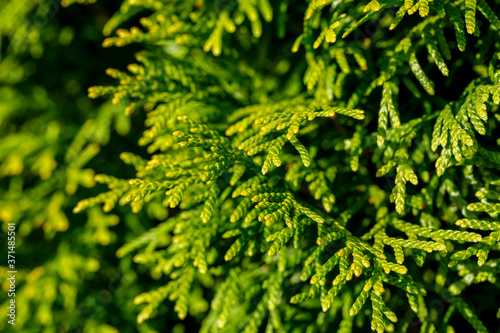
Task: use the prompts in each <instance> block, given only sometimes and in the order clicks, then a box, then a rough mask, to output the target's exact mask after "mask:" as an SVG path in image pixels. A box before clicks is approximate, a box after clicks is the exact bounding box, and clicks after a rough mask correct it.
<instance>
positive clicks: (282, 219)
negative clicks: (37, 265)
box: [0, 0, 500, 333]
mask: <svg viewBox="0 0 500 333" xmlns="http://www.w3.org/2000/svg"><path fill="white" fill-rule="evenodd" d="M499 9H500V3H499V2H498V1H491V2H486V1H484V0H477V1H476V0H465V1H455V2H450V1H447V0H434V1H428V0H405V1H398V0H387V1H377V0H372V1H369V2H355V1H349V0H346V1H343V0H342V1H328V0H310V1H295V0H293V1H292V0H288V1H268V0H252V1H232V0H226V1H207V0H205V1H202V0H188V1H149V0H148V1H146V0H134V1H125V2H123V4H122V5H121V7H120V10H119V11H118V12H116V14H114V16H112V17H111V18H110V19H109V20H108V21H107V23H106V25H105V26H104V27H103V31H104V34H105V35H107V36H109V37H107V38H106V39H105V40H104V42H103V46H105V47H111V46H114V47H124V50H128V49H129V48H130V47H131V46H130V44H138V45H140V46H141V51H139V52H137V53H136V54H135V62H133V63H131V64H129V65H128V66H127V71H125V70H119V69H108V70H107V71H106V73H107V74H108V75H109V76H110V77H112V78H113V79H115V81H116V84H111V85H107V86H94V87H91V88H90V89H89V96H90V97H91V98H98V97H109V98H110V99H111V103H112V105H110V104H104V106H103V107H102V109H100V110H99V111H98V112H97V114H96V116H95V117H94V119H93V120H90V121H87V123H85V124H84V125H83V127H82V128H81V129H80V131H79V132H78V133H79V134H77V135H76V136H75V138H74V140H73V141H72V142H73V143H72V144H71V146H70V149H68V152H67V157H66V158H67V159H69V160H70V161H71V162H72V163H73V164H74V165H75V166H74V167H72V168H70V169H68V172H67V173H68V175H70V174H71V173H70V171H71V172H75V175H72V174H71V176H68V177H74V179H73V178H68V182H67V184H65V185H64V184H55V185H51V186H54V188H55V189H59V188H61V191H60V192H61V194H59V196H60V198H61V199H60V200H63V199H64V198H65V197H66V195H68V194H74V193H75V192H76V187H77V186H78V185H79V184H82V185H88V186H93V185H94V182H95V183H98V184H104V185H106V186H107V189H106V188H105V187H104V186H103V185H99V186H96V189H98V190H99V191H100V193H97V194H96V195H94V196H92V195H87V196H83V197H85V198H83V199H82V200H80V201H79V202H78V203H77V204H76V205H75V207H74V209H73V212H74V213H80V212H84V211H86V212H87V216H88V222H87V224H86V226H85V228H86V230H89V232H92V233H93V235H94V236H93V238H92V239H93V241H94V242H96V243H97V244H102V245H108V244H110V243H113V244H115V245H119V246H120V247H119V248H118V249H117V251H116V256H117V257H118V258H119V260H120V261H119V262H120V264H119V265H121V266H123V267H126V271H127V272H130V274H136V275H137V276H138V277H141V278H144V279H146V278H149V277H151V278H152V279H153V280H151V281H150V282H149V283H140V282H138V281H136V280H134V281H133V282H134V286H135V288H134V291H136V294H135V295H134V297H135V298H133V297H128V294H127V296H124V298H126V297H128V298H127V301H128V302H131V301H132V299H133V302H134V304H135V306H134V307H132V306H130V307H129V306H128V305H123V308H121V309H120V310H121V311H123V313H124V315H123V316H124V317H127V318H129V317H130V315H129V313H134V315H136V320H137V329H138V330H140V331H144V332H149V331H151V332H153V331H154V330H155V329H158V330H160V331H170V330H182V329H185V330H186V331H188V332H190V331H198V330H199V331H200V332H241V331H243V332H259V331H266V332H274V331H277V332H330V331H335V330H337V331H339V332H351V331H367V330H368V327H370V328H371V329H372V330H373V331H376V332H379V333H381V332H384V331H386V332H393V331H396V332H415V331H423V332H433V331H438V332H454V331H462V330H467V331H472V330H475V331H478V332H498V326H499V325H498V323H499V322H498V318H495V314H496V316H497V317H498V314H500V309H498V303H497V302H496V300H497V299H498V297H499V296H500V290H499V288H498V287H499V285H498V282H497V280H496V279H497V278H498V276H499V269H498V264H499V262H498V261H499V259H498V250H499V244H500V221H499V220H498V214H499V213H500V194H499V193H500V173H499V169H500V149H499V147H498V146H499V145H500V141H499V139H498V129H499V122H500V116H499V114H498V112H497V111H498V105H499V104H500V67H499V64H500V35H499V30H500V21H499V19H498V17H497V15H496V13H497V12H498V10H499ZM129 22H132V23H129ZM139 23H140V27H137V26H133V25H139ZM121 27H123V28H121ZM125 27H126V28H125ZM130 60H131V61H132V59H130ZM15 100H18V99H17V98H13V101H15ZM9 105H10V104H9ZM12 105H14V106H12V109H13V110H14V109H15V108H20V106H16V105H15V104H12ZM124 115H127V116H128V117H127V118H124V117H125V116H124ZM2 117H4V116H2ZM125 119H127V120H125ZM143 119H145V121H144V126H142V121H143ZM127 121H131V124H132V125H131V126H132V130H133V132H132V135H135V137H134V140H135V141H134V142H137V145H136V144H129V143H127V146H126V147H123V146H119V144H113V145H112V146H109V147H108V148H107V154H109V156H112V157H118V156H119V157H120V158H121V160H122V161H123V162H124V164H126V165H129V167H128V169H126V170H128V171H132V170H135V171H134V174H130V175H131V176H130V177H127V176H125V175H123V171H118V169H121V168H122V167H119V168H118V167H117V166H116V165H113V167H112V168H111V170H108V169H107V168H106V166H103V165H96V166H95V167H94V169H96V171H97V172H98V174H97V175H95V176H93V173H92V171H90V170H86V169H83V170H81V168H82V167H83V165H85V164H87V163H88V162H90V163H92V161H94V160H96V159H98V157H99V155H97V154H98V151H97V144H105V143H107V142H108V141H109V137H110V135H111V136H116V133H111V134H110V132H111V126H110V125H111V124H112V123H114V124H115V128H116V129H117V132H118V133H119V134H126V133H127V132H128V131H129V128H128V126H129V124H128V122H127ZM44 126H48V125H47V122H46V123H44ZM37 130H38V129H37ZM134 130H139V131H142V135H140V134H139V135H136V133H135V131H134ZM25 132H26V133H33V132H34V130H32V129H26V130H23V131H21V130H20V129H14V130H12V133H13V134H9V135H8V136H6V140H7V141H8V145H7V147H12V148H10V149H12V150H14V149H15V147H17V146H18V145H19V143H16V141H15V140H16V139H15V138H16V135H18V133H25ZM53 132H54V131H53V130H50V131H48V132H47V133H53ZM94 132H95V133H100V134H99V135H98V136H97V138H96V137H94V136H92V135H95V134H92V133H94ZM9 133H10V132H9ZM50 139H51V138H49V137H48V138H46V140H49V141H50ZM19 140H26V139H24V138H20V139H19ZM36 140H39V139H36ZM52 140H53V141H54V142H56V143H59V141H58V139H57V138H54V139H52ZM89 141H90V144H86V142H89ZM9 145H11V146H9ZM124 145H125V143H124ZM41 147H44V148H46V147H50V145H48V144H43V145H41ZM32 149H33V150H34V151H36V149H39V148H32ZM47 149H48V148H47ZM5 151H6V153H3V152H2V154H3V155H0V157H1V158H2V161H4V162H2V163H4V164H5V166H2V169H0V170H4V171H3V173H2V176H6V177H11V179H12V180H10V183H14V184H13V185H12V184H11V185H10V187H9V188H8V190H7V191H6V193H7V194H8V195H10V196H12V195H15V189H16V188H15V182H16V180H15V179H19V178H16V177H13V176H14V175H17V174H22V173H21V172H22V170H19V165H20V163H19V161H17V162H16V160H15V158H18V155H13V154H12V153H9V150H5ZM75 151H76V152H78V153H76V154H75ZM30 154H34V153H30ZM40 154H41V155H40V156H38V157H37V158H36V159H35V160H33V161H32V160H26V161H24V160H23V162H22V163H21V165H25V164H26V165H33V168H34V170H36V171H37V172H38V173H39V175H40V178H41V184H45V185H43V186H48V185H46V184H48V183H49V182H50V180H51V179H52V178H53V177H51V173H50V170H48V169H47V168H48V166H50V165H51V163H53V162H51V161H52V160H50V154H49V153H44V152H43V151H42V153H40ZM70 154H75V155H77V156H78V157H73V158H72V157H71V155H70ZM4 155H5V156H4ZM46 156H49V157H46ZM44 158H45V159H48V160H47V161H45V160H43V159H44ZM11 159H14V161H11ZM16 163H17V164H16ZM70 165H72V164H70ZM16 166H17V169H16ZM123 168H127V167H125V166H123ZM73 169H74V170H75V171H72V170H73ZM16 170H17V171H16ZM75 179H78V180H75ZM42 180H43V181H42ZM21 187H22V186H21ZM64 187H65V189H66V194H63V192H62V191H63V189H64ZM12 188H14V190H13V189H12ZM36 189H37V187H36V186H35V185H30V186H28V187H27V188H26V189H24V188H22V195H23V198H29V193H30V191H34V190H36ZM77 193H78V192H77ZM35 195H37V194H35ZM38 195H40V194H38ZM42 196H43V197H44V198H46V197H47V194H42ZM6 197H8V196H6ZM81 197H82V196H81ZM57 198H59V197H57ZM12 200H13V202H15V203H16V204H17V202H20V201H21V199H19V198H18V197H15V196H14V197H13V199H12ZM53 200H56V199H53ZM54 205H56V204H53V205H52V206H51V205H48V206H47V207H49V208H50V207H53V206H54ZM121 206H127V207H121ZM128 206H130V207H128ZM27 207H30V209H34V208H32V206H30V205H27ZM101 207H102V209H101ZM11 210H12V209H11ZM4 211H6V212H7V213H3V214H4V215H2V216H0V217H1V218H2V219H3V220H4V221H5V220H6V218H9V217H10V215H8V214H13V213H9V212H10V211H9V210H2V212H4ZM108 212H113V213H114V214H118V215H119V216H120V217H122V220H124V221H128V222H126V225H124V226H121V225H118V226H116V227H115V224H117V223H118V219H117V217H116V216H115V215H108V214H107V213H108ZM5 214H7V215H5ZM76 216H80V215H76ZM96 221H99V222H96ZM139 221H140V222H139ZM47 228H48V227H47ZM54 228H55V227H54ZM55 229H56V230H58V231H63V229H62V228H59V229H57V228H55ZM113 230H116V232H119V234H117V235H115V231H113ZM50 231H51V229H49V230H48V231H47V232H50ZM64 237H65V236H62V238H63V239H64ZM102 251H104V252H105V251H111V250H110V249H109V247H108V248H106V249H103V250H102ZM101 253H103V252H101ZM474 257H475V258H474ZM102 260H104V259H102ZM44 265H45V264H44ZM75 265H76V264H75ZM44 267H45V266H44ZM31 274H33V273H31ZM148 281H149V280H148ZM478 291H479V292H478ZM136 295H137V296H136ZM436 304H438V306H437V307H436ZM42 306H43V305H40V307H42ZM173 311H175V313H176V314H177V317H178V320H177V319H174V318H172V316H171V313H172V312H173ZM492 313H494V314H493V315H492ZM181 320H182V321H181ZM177 322H182V323H183V324H178V325H177V326H175V329H172V327H174V323H177ZM42 324H43V323H42ZM120 325H124V324H122V323H119V324H116V328H117V329H118V330H120V331H122V328H121V326H120ZM184 325H185V326H184ZM46 326H48V325H46ZM109 329H111V328H109Z"/></svg>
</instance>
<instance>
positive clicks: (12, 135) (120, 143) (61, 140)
mask: <svg viewBox="0 0 500 333" xmlns="http://www.w3.org/2000/svg"><path fill="white" fill-rule="evenodd" d="M87 2H90V3H91V2H92V1H87ZM70 3H71V2H70V1H63V2H62V3H61V2H59V1H50V0H49V1H48V0H43V1H40V0H19V1H0V147H1V148H0V221H1V222H2V223H1V227H2V233H1V236H0V237H2V240H1V243H2V245H5V246H2V248H1V250H0V253H2V258H7V255H6V252H7V247H6V231H7V223H8V222H14V223H15V224H16V233H17V235H16V236H17V238H16V243H17V244H16V245H17V247H16V269H17V272H18V273H17V280H16V303H17V317H16V325H15V327H13V326H11V325H9V324H7V320H8V317H7V316H6V314H7V309H6V307H7V302H8V301H9V300H8V299H7V295H6V291H7V290H8V289H9V287H8V285H7V283H6V281H7V280H6V279H5V278H6V274H7V273H6V272H7V268H6V267H5V266H4V265H6V263H7V262H6V260H3V261H2V263H1V265H2V266H0V276H1V277H2V278H1V281H2V283H3V284H2V289H3V290H2V293H1V296H0V304H1V306H0V317H1V319H0V331H3V332H8V331H10V330H11V329H15V330H16V331H21V332H119V331H120V332H136V331H137V330H138V329H137V328H136V316H137V312H136V310H135V308H134V306H133V303H132V300H133V298H134V297H135V295H137V294H138V293H139V292H140V290H139V289H137V284H138V277H137V274H136V272H134V270H131V269H130V267H128V266H126V263H124V264H122V265H121V266H120V265H119V264H118V261H117V260H116V257H115V252H116V249H117V247H118V246H117V245H116V241H117V234H116V233H115V231H116V229H117V228H118V229H120V226H118V227H117V228H115V230H114V231H111V230H110V227H111V226H115V225H117V224H123V223H125V224H127V225H128V228H127V230H131V231H133V230H136V231H137V230H139V231H142V228H144V227H142V226H140V225H139V224H138V218H137V216H135V215H134V216H128V218H127V219H125V220H122V221H120V218H119V217H118V216H117V215H112V214H104V213H102V211H100V210H97V209H96V210H91V211H89V212H88V213H87V214H83V215H78V216H75V215H73V214H72V213H71V209H72V208H73V207H74V206H75V203H76V202H78V201H79V200H81V199H82V198H84V197H88V195H93V194H95V192H94V191H93V190H92V189H91V187H92V186H93V185H94V172H93V171H92V169H93V168H96V167H97V168H99V167H101V168H102V167H103V165H105V168H106V169H108V170H110V169H113V168H114V166H117V167H116V170H113V171H112V172H113V173H116V174H121V175H124V176H126V175H127V174H128V172H130V171H131V170H124V169H123V168H119V167H118V166H119V165H120V164H119V163H112V162H113V156H111V155H110V154H107V152H106V149H109V148H108V147H109V146H111V147H113V149H125V147H127V149H128V150H132V151H133V149H134V148H133V146H132V145H130V144H129V143H130V142H131V140H130V136H131V135H132V134H133V133H131V124H130V119H129V118H127V117H125V115H124V114H123V111H122V110H123V107H121V106H120V105H112V104H111V103H104V104H103V103H102V102H101V103H100V104H99V102H93V101H91V100H90V99H89V98H88V97H87V89H88V87H89V86H91V85H93V84H95V83H96V82H100V83H109V81H108V80H109V79H108V78H107V77H106V76H105V69H106V68H107V67H109V66H110V64H113V66H115V67H118V68H120V66H121V67H124V66H125V64H127V63H128V62H130V59H131V57H132V56H133V53H134V48H133V47H131V48H129V49H128V50H125V51H123V50H112V49H106V50H103V49H102V48H101V47H100V44H101V42H102V39H103V37H102V32H101V31H102V27H103V26H104V23H105V22H106V21H107V20H108V19H109V17H110V15H111V14H112V13H113V12H115V11H116V10H117V8H119V2H118V1H106V2H103V3H100V4H94V5H89V6H70V7H66V5H69V4H70ZM82 124H83V126H82ZM132 132H133V130H132ZM110 162H111V163H110ZM79 188H84V189H85V190H81V189H79ZM77 189H79V191H78V192H77ZM75 193H77V195H75ZM120 230H121V231H123V233H121V234H120V235H121V236H120V237H123V236H124V235H125V228H123V229H120ZM125 236H126V235H125ZM115 245H116V246H115ZM145 282H147V281H145ZM118 328H120V329H118ZM141 331H149V329H148V326H147V325H142V329H141Z"/></svg>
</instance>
